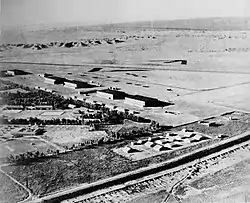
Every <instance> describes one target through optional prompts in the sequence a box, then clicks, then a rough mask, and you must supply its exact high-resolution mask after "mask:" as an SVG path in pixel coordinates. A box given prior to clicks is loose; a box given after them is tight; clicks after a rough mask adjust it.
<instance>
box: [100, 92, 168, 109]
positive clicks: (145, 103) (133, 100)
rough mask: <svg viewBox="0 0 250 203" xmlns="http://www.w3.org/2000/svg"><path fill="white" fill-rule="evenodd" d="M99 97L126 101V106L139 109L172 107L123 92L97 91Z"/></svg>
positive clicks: (156, 100) (148, 98)
mask: <svg viewBox="0 0 250 203" xmlns="http://www.w3.org/2000/svg"><path fill="white" fill-rule="evenodd" d="M97 96H98V97H101V98H105V99H111V100H118V99H119V100H124V103H125V104H128V105H131V106H137V107H157V106H167V105H170V103H167V102H163V101H159V100H158V99H156V98H151V97H146V96H141V95H130V94H126V93H125V92H122V91H117V90H111V89H106V90H100V91H97Z"/></svg>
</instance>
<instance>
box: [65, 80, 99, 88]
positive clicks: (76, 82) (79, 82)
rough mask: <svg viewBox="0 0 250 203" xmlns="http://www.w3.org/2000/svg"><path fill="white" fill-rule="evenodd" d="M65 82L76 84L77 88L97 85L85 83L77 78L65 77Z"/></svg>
mask: <svg viewBox="0 0 250 203" xmlns="http://www.w3.org/2000/svg"><path fill="white" fill-rule="evenodd" d="M65 82H67V83H72V84H75V85H77V86H78V87H79V88H93V87H97V86H96V85H92V84H89V83H87V82H84V81H78V80H67V79H66V81H65Z"/></svg>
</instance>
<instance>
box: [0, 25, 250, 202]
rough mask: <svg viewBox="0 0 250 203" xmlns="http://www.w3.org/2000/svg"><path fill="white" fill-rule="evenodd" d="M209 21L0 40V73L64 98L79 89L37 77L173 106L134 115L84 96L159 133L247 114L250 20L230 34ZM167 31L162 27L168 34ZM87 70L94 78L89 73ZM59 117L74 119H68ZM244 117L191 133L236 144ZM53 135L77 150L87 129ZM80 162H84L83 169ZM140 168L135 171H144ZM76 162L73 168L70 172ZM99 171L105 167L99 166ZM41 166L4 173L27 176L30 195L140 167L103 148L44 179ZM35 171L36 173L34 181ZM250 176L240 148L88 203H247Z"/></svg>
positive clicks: (20, 34) (10, 35)
mask: <svg viewBox="0 0 250 203" xmlns="http://www.w3.org/2000/svg"><path fill="white" fill-rule="evenodd" d="M177 22H178V23H179V24H176V25H185V23H183V22H182V21H181V22H179V21H177ZM197 22H199V23H198V24H199V25H200V26H198V25H197V26H196V27H197V28H204V27H202V25H203V24H204V23H201V22H200V21H195V22H193V24H192V23H190V22H189V24H188V25H190V26H191V25H192V26H191V27H192V28H194V27H195V24H196V23H197ZM217 22H218V24H217V28H216V25H215V24H213V23H212V24H211V22H207V21H206V25H208V26H211V30H181V29H174V30H167V29H165V28H164V26H166V25H164V23H163V24H161V25H158V26H159V27H158V28H157V29H156V28H155V29H151V28H149V27H148V25H146V24H145V25H144V27H143V26H140V25H132V26H131V25H119V26H117V27H115V26H113V27H109V28H108V27H107V28H105V29H104V30H102V31H101V32H100V27H77V28H76V27H70V28H64V29H54V30H53V29H49V30H46V29H40V30H33V31H32V30H24V29H23V30H15V31H13V30H12V31H6V32H4V34H3V35H2V38H1V41H0V43H1V44H2V45H1V46H0V60H1V63H0V69H1V70H12V69H20V70H25V71H28V72H30V73H32V74H31V75H25V76H14V77H8V78H3V80H10V81H13V82H16V83H19V84H24V85H28V86H30V87H34V86H40V87H45V88H49V89H53V90H55V91H57V92H58V93H59V94H62V95H66V96H75V95H77V94H78V91H79V90H73V89H70V88H65V87H63V86H62V85H50V84H46V83H45V82H44V79H43V78H42V77H40V76H38V74H41V73H51V74H53V75H56V76H59V77H66V78H68V79H77V80H82V81H86V82H90V81H93V82H96V83H99V84H101V86H102V88H103V87H109V86H113V87H117V88H119V89H120V90H122V91H125V92H127V93H130V94H140V95H144V96H151V97H157V98H158V99H160V100H163V101H172V102H173V103H174V105H170V106H166V107H163V108H150V107H149V108H140V107H136V106H132V105H128V104H125V103H124V101H123V100H105V99H102V98H98V97H97V95H96V93H91V94H89V95H88V96H84V98H87V99H90V100H94V101H100V102H104V103H106V104H109V105H113V106H118V107H122V108H128V109H130V110H132V111H137V112H139V115H140V116H143V117H145V118H150V119H154V120H156V121H157V122H159V123H160V124H161V125H166V126H178V125H184V124H186V123H192V122H195V121H198V120H201V119H204V118H208V117H214V116H216V117H217V116H219V115H221V114H224V113H227V112H232V111H235V110H237V111H240V112H243V111H244V112H250V106H249V101H248V100H249V98H250V94H249V85H250V77H249V75H250V68H249V63H250V57H249V52H250V32H249V22H250V21H244V22H246V23H245V27H246V28H248V30H244V29H238V30H237V29H236V28H239V26H240V25H242V23H240V22H238V21H237V20H236V21H231V22H236V23H235V24H234V26H232V27H233V28H234V30H230V29H226V27H227V26H228V22H229V21H224V23H222V22H221V21H217ZM225 22H226V23H225ZM175 23H176V22H175ZM173 25H174V24H173V23H169V24H168V26H170V27H171V26H172V27H173ZM229 27H230V26H229ZM243 27H244V26H243ZM184 28H185V26H184ZM215 28H216V29H215ZM218 28H220V29H218ZM221 29H224V31H221ZM235 29H236V30H235ZM61 43H62V44H61ZM179 59H182V60H187V65H182V64H180V63H167V62H168V60H179ZM4 62H8V63H4ZM14 62H15V63H14ZM22 63H23V64H22ZM93 68H99V70H98V71H95V72H92V71H91V70H92V69H93ZM171 112H172V113H171ZM42 113H43V112H40V111H39V112H36V111H32V112H31V111H29V112H28V111H25V112H23V111H22V112H15V113H13V112H6V115H10V116H12V117H17V118H18V117H30V116H38V117H39V118H40V117H41V118H42V117H44V116H43V115H42ZM61 116H70V117H75V116H76V115H73V114H71V113H67V112H66V113H63V114H62V115H61ZM243 117H244V115H243ZM244 118H245V121H243V119H241V120H240V121H230V122H228V123H225V124H224V125H222V126H220V127H218V128H206V127H204V126H202V127H201V126H199V125H197V123H194V124H193V125H191V127H193V128H194V129H195V130H196V129H197V130H198V132H201V133H205V132H206V133H208V134H212V135H218V133H225V134H227V135H229V136H234V135H236V134H239V133H241V132H244V131H246V130H247V129H249V117H248V116H245V117H244ZM56 130H57V129H56ZM53 131H55V129H53V128H52V129H48V137H50V139H52V142H55V143H59V142H60V143H62V137H63V136H65V134H66V136H65V137H66V138H65V140H63V142H64V141H65V142H69V141H77V142H79V135H82V134H83V133H84V136H86V137H87V138H89V137H91V136H92V132H91V135H90V134H88V132H87V131H86V129H85V130H84V129H83V130H82V129H78V130H77V132H76V133H75V134H72V132H71V131H72V129H69V130H67V129H61V130H60V131H58V130H57V131H56V132H53ZM49 133H50V134H49ZM62 133H65V134H64V135H62ZM52 136H53V137H52ZM96 136H99V134H96ZM123 144H128V143H123ZM119 147H120V146H119ZM9 150H10V148H9ZM100 151H101V152H100ZM104 152H105V153H104ZM82 153H85V155H86V157H87V158H88V159H91V160H84V159H83V158H82ZM101 153H103V155H100V154H101ZM107 154H108V155H109V156H108V155H107ZM71 156H72V157H76V158H75V159H76V162H75V163H73V162H72V163H71V160H72V158H71ZM105 157H106V158H105ZM225 157H226V158H225ZM95 159H96V160H95ZM161 159H163V157H160V156H159V157H158V159H157V158H156V160H157V161H161ZM65 160H66V161H65ZM110 160H113V161H114V166H110V164H108V162H109V161H110ZM118 160H119V161H118ZM78 161H79V163H81V164H78ZM91 161H93V162H91ZM102 161H103V162H102ZM147 161H148V160H146V161H145V162H143V164H145V165H147V164H148V162H147ZM157 161H156V162H157ZM66 162H67V163H68V165H67V166H66V165H65V163H66ZM76 163H77V164H78V165H77V167H78V168H74V167H75V166H74V164H76ZM100 163H105V164H102V166H100ZM118 163H119V164H118ZM42 164H44V163H41V164H40V165H39V164H34V165H33V166H22V167H10V168H11V170H9V171H11V172H13V174H14V175H15V177H18V179H19V180H20V181H21V182H25V174H23V176H21V175H20V171H22V169H23V168H25V169H27V171H29V172H30V174H31V175H32V174H33V177H35V178H33V177H32V181H33V180H39V181H38V182H37V183H35V182H34V186H33V185H32V186H31V187H34V188H35V189H34V191H35V193H36V194H46V193H48V192H51V191H53V192H54V191H56V190H58V189H60V188H64V187H66V186H73V185H77V184H79V183H83V182H89V181H93V180H97V179H100V177H101V174H102V173H103V171H104V168H105V167H106V168H105V170H106V171H105V173H106V176H107V177H108V176H112V175H113V174H117V173H119V172H120V169H119V166H118V165H121V166H122V167H124V168H126V167H127V168H126V171H129V170H133V169H135V168H138V167H140V164H138V163H134V162H131V161H130V160H128V159H126V158H124V157H118V155H117V154H115V153H113V152H112V147H111V148H108V147H106V146H102V148H98V147H97V148H95V149H91V150H89V149H88V151H87V150H85V151H83V152H77V153H72V154H70V155H64V156H62V158H61V159H58V160H49V161H48V160H47V162H46V164H48V165H49V164H50V165H49V166H51V167H50V168H51V169H53V170H54V171H53V170H52V171H53V174H52V175H51V174H50V173H49V172H48V171H47V167H45V166H42ZM91 164H92V165H91ZM98 164H99V165H98ZM136 164H137V165H136ZM104 166H105V167H104ZM128 166H129V167H128ZM41 167H43V172H42V174H44V176H42V178H41V174H40V169H41ZM85 167H86V168H85ZM110 167H111V168H112V170H111V169H110ZM7 168H8V167H7ZM93 168H96V169H97V168H98V172H97V171H93V170H94V169H93ZM59 169H60V170H59ZM86 171H87V172H86ZM121 171H122V170H121ZM249 171H250V170H249V147H246V148H244V149H243V148H241V149H238V151H237V152H235V153H231V155H229V154H228V155H227V154H225V155H222V156H221V157H219V158H216V159H211V160H209V161H208V162H206V163H201V164H196V165H195V166H193V167H190V168H184V169H182V170H180V171H178V172H175V173H170V174H167V175H164V176H161V177H159V178H155V179H152V180H147V181H144V183H138V184H134V185H132V186H128V187H127V188H125V189H123V190H118V191H115V192H110V193H106V194H105V195H99V196H98V195H97V196H95V197H93V199H91V202H101V201H103V202H130V203H132V202H145V203H146V202H150V203H151V202H162V201H163V200H164V199H165V198H166V197H167V200H168V202H180V201H182V202H223V201H224V200H225V201H227V202H247V201H250V198H249V195H250V194H249V192H250V191H249V189H248V188H250V187H249ZM71 172H72V173H71ZM79 172H80V173H81V175H79V174H78V173H79ZM189 172H190V173H191V174H189ZM81 176H82V177H81ZM48 177H51V178H50V182H49V183H48V184H47V185H46V186H45V185H44V179H47V178H48ZM64 177H66V178H64ZM179 183H182V184H179ZM42 188H44V189H42ZM40 191H42V192H40ZM218 191H219V192H218ZM149 193H150V194H149ZM79 198H80V199H81V197H79ZM83 199H84V198H83ZM92 200H93V201H92Z"/></svg>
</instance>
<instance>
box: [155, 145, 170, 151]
mask: <svg viewBox="0 0 250 203" xmlns="http://www.w3.org/2000/svg"><path fill="white" fill-rule="evenodd" d="M153 149H154V150H156V151H158V152H160V151H165V150H171V148H168V147H164V146H162V145H155V146H154V147H153Z"/></svg>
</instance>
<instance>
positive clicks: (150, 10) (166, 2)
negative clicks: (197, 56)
mask: <svg viewBox="0 0 250 203" xmlns="http://www.w3.org/2000/svg"><path fill="white" fill-rule="evenodd" d="M0 1H2V5H1V14H0V22H1V23H2V25H30V24H40V23H45V24H54V23H58V22H60V23H61V22H65V23H70V22H82V23H87V24H94V23H114V22H124V21H140V20H150V19H151V20H163V19H166V20H168V19H176V18H194V17H220V16H250V0H0Z"/></svg>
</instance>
